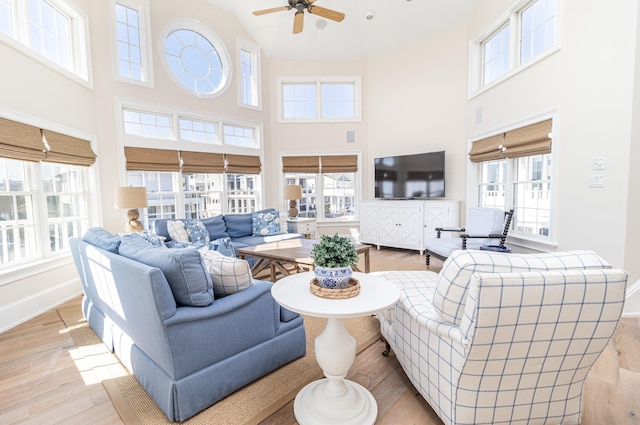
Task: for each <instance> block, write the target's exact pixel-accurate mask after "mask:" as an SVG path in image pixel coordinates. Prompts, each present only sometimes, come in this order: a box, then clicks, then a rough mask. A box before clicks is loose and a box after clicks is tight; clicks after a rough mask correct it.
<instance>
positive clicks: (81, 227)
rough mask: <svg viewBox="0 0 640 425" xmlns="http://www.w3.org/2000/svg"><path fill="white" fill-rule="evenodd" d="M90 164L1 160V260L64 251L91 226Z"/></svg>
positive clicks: (13, 261)
mask: <svg viewBox="0 0 640 425" xmlns="http://www.w3.org/2000/svg"><path fill="white" fill-rule="evenodd" d="M87 188H88V168H87V167H80V166H73V165H61V164H55V163H47V162H29V161H19V160H13V159H8V158H0V205H1V206H2V207H1V208H0V264H3V265H20V264H24V263H27V262H29V261H35V260H39V259H43V258H51V257H54V256H56V255H57V254H60V253H63V252H66V251H67V250H68V241H69V238H70V237H72V236H76V237H79V236H82V234H83V233H84V232H85V231H86V229H87V228H88V227H89V218H88V211H87V209H88V208H87V206H88V200H87Z"/></svg>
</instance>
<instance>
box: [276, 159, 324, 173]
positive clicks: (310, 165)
mask: <svg viewBox="0 0 640 425" xmlns="http://www.w3.org/2000/svg"><path fill="white" fill-rule="evenodd" d="M282 172H284V173H319V172H320V157H319V156H283V157H282Z"/></svg>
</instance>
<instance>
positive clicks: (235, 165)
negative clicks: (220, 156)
mask: <svg viewBox="0 0 640 425" xmlns="http://www.w3.org/2000/svg"><path fill="white" fill-rule="evenodd" d="M225 156H226V159H227V173H232V174H260V170H261V167H262V164H261V163H260V157H258V156H250V155H232V154H227V155H225Z"/></svg>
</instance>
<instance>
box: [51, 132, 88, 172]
mask: <svg viewBox="0 0 640 425" xmlns="http://www.w3.org/2000/svg"><path fill="white" fill-rule="evenodd" d="M42 134H43V136H44V139H45V140H46V143H47V145H48V146H49V148H48V150H47V156H46V158H45V159H43V161H45V162H57V163H59V164H70V165H81V166H85V167H89V166H90V165H92V164H93V163H94V162H96V154H95V153H94V152H93V149H91V143H89V142H88V141H87V140H82V139H77V138H75V137H71V136H67V135H66V134H60V133H56V132H55V131H49V130H42Z"/></svg>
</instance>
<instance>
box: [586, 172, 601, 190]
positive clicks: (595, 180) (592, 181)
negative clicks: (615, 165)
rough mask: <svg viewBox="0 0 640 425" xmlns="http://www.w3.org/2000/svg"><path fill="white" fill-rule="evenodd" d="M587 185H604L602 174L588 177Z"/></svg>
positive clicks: (599, 186)
mask: <svg viewBox="0 0 640 425" xmlns="http://www.w3.org/2000/svg"><path fill="white" fill-rule="evenodd" d="M589 187H597V188H601V187H604V176H603V175H593V176H591V177H589Z"/></svg>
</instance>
